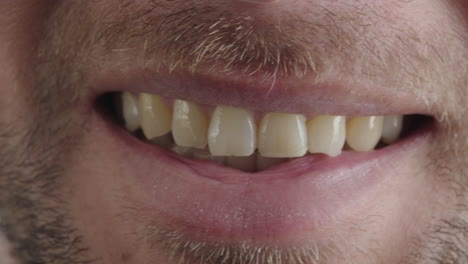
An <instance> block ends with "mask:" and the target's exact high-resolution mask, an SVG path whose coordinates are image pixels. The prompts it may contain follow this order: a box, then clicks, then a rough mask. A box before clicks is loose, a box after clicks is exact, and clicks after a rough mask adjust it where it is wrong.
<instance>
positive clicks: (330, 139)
mask: <svg viewBox="0 0 468 264" xmlns="http://www.w3.org/2000/svg"><path fill="white" fill-rule="evenodd" d="M121 102H122V109H121V111H122V118H123V119H124V121H125V127H126V128H127V130H129V131H131V132H136V131H138V130H140V129H141V131H142V132H143V135H144V136H145V138H146V139H147V140H149V141H150V142H152V143H154V144H158V145H161V146H163V147H165V148H167V149H170V150H172V151H173V152H175V153H177V154H179V155H182V156H185V157H189V158H195V159H209V160H213V161H215V162H218V163H220V164H223V165H227V166H231V167H234V168H238V169H241V170H244V171H256V170H263V169H266V168H268V167H270V166H272V165H275V164H277V163H280V162H283V161H285V160H288V159H290V158H296V157H302V156H304V155H306V154H307V152H309V153H313V154H326V155H328V156H331V157H335V156H338V155H340V154H341V152H342V150H343V148H344V147H345V143H346V144H347V146H346V147H348V148H350V149H351V150H354V151H358V152H366V151H371V150H373V149H374V148H375V147H376V146H377V144H378V143H379V142H380V141H382V142H383V143H385V144H392V143H394V142H395V141H397V140H398V139H399V136H400V134H401V131H402V127H403V116H402V115H392V116H385V117H382V116H367V117H355V118H351V119H347V118H346V117H344V116H316V117H313V118H311V119H309V120H307V118H306V116H305V115H301V114H284V113H266V114H265V115H263V118H262V119H261V121H260V122H257V121H256V119H255V117H254V113H252V112H251V111H249V110H246V109H242V108H236V107H230V106H217V107H216V108H215V110H214V111H213V113H211V115H210V116H209V115H208V114H207V113H206V112H204V111H203V110H202V109H201V107H200V106H199V105H197V104H196V103H193V102H188V101H184V100H175V101H174V102H173V103H172V105H169V104H168V103H167V102H165V101H164V100H163V99H162V98H161V97H160V96H158V95H151V94H147V93H141V94H139V95H138V97H135V96H133V95H132V94H130V93H128V92H124V93H122V94H121Z"/></svg>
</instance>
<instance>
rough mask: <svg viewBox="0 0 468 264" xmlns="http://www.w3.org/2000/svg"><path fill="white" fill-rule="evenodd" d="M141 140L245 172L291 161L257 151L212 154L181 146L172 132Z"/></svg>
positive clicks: (184, 155) (204, 150) (190, 157)
mask: <svg viewBox="0 0 468 264" xmlns="http://www.w3.org/2000/svg"><path fill="white" fill-rule="evenodd" d="M138 137H139V138H140V139H141V140H143V141H146V142H148V143H150V144H153V145H157V146H160V147H162V148H164V149H167V150H170V151H172V152H173V153H176V154H177V155H179V156H182V157H185V158H189V159H195V160H208V161H212V162H215V163H218V164H220V165H224V166H226V167H231V168H234V169H238V170H241V171H245V172H257V171H262V170H266V169H268V168H270V167H273V166H276V165H278V164H281V163H284V162H286V161H289V160H290V159H289V158H266V157H262V156H261V155H260V154H258V153H257V152H256V153H254V154H253V155H252V156H248V157H225V156H212V155H211V154H210V151H209V150H208V148H205V149H197V148H187V147H181V146H178V145H176V144H175V142H174V139H173V137H172V133H169V134H166V135H164V136H161V137H158V138H155V139H152V140H146V139H145V138H144V136H143V135H139V136H138Z"/></svg>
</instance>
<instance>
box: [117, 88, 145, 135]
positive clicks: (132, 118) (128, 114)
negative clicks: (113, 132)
mask: <svg viewBox="0 0 468 264" xmlns="http://www.w3.org/2000/svg"><path fill="white" fill-rule="evenodd" d="M121 97H122V115H123V119H124V121H125V127H126V128H127V130H129V131H131V132H135V131H137V130H138V129H139V128H140V114H139V112H140V111H139V110H138V101H137V99H136V98H135V97H134V96H133V95H132V94H131V93H129V92H123V93H122V95H121Z"/></svg>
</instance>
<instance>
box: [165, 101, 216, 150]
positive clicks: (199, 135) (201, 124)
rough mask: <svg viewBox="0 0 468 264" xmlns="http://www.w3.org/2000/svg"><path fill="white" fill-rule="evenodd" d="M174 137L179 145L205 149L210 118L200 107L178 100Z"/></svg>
mask: <svg viewBox="0 0 468 264" xmlns="http://www.w3.org/2000/svg"><path fill="white" fill-rule="evenodd" d="M172 135H173V136H174V140H175V142H176V144H177V145H179V146H183V147H193V148H200V149H202V148H205V147H206V144H207V143H208V139H207V137H208V118H207V116H206V115H205V113H203V112H202V111H201V110H200V108H199V107H198V105H196V104H194V103H191V102H187V101H183V100H176V101H175V102H174V117H173V119H172Z"/></svg>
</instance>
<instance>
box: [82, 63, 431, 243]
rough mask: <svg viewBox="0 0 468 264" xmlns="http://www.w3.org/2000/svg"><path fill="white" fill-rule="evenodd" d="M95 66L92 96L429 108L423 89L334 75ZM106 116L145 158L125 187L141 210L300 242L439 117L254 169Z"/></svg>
mask: <svg viewBox="0 0 468 264" xmlns="http://www.w3.org/2000/svg"><path fill="white" fill-rule="evenodd" d="M90 76H97V77H96V78H94V79H93V80H92V85H89V87H90V88H91V93H90V97H91V98H92V99H91V98H90V100H89V101H93V100H95V98H96V97H98V96H100V95H102V94H104V93H108V92H114V91H119V92H121V91H129V92H133V93H140V92H148V93H153V94H158V95H162V96H164V97H167V98H174V99H185V100H190V101H194V102H196V103H199V104H206V105H219V104H225V105H232V106H238V107H245V108H247V109H250V110H253V111H260V112H293V113H304V114H308V115H315V114H335V115H345V116H348V117H350V116H370V115H385V114H428V112H427V110H426V109H425V107H424V106H425V105H426V104H424V103H422V102H418V101H417V100H416V99H415V97H414V96H412V95H408V94H401V93H400V94H398V95H393V94H392V93H389V92H388V91H389V90H388V88H387V87H380V88H376V89H374V90H372V91H369V90H368V89H367V88H366V87H362V86H361V87H357V86H356V87H357V88H356V87H351V86H345V85H342V84H340V83H339V82H332V81H329V82H321V83H319V84H314V83H313V82H311V79H310V78H304V79H302V80H297V79H294V78H291V79H289V78H280V79H277V80H276V86H275V88H274V89H270V88H271V83H268V81H265V79H263V78H262V77H261V76H243V75H242V74H237V75H230V76H221V75H214V74H211V73H210V72H205V73H193V74H189V73H181V72H172V73H169V72H161V71H160V72H150V71H141V70H139V71H138V70H134V71H131V72H115V71H114V72H109V71H108V72H106V73H105V74H100V75H99V74H98V75H90ZM390 91H391V90H390ZM265 94H268V96H267V97H265ZM310 102H314V103H312V104H311V103H310ZM99 116H100V117H102V115H99ZM99 120H100V121H99V122H97V126H100V127H101V129H100V131H106V134H107V136H109V137H110V138H112V139H113V141H114V142H115V144H117V146H118V148H119V149H121V151H122V153H125V154H124V157H125V158H124V159H123V160H122V162H125V163H126V164H128V165H126V166H128V167H131V168H137V169H135V170H134V172H132V174H129V175H125V177H130V178H127V179H125V181H127V182H133V181H136V186H134V187H133V188H130V189H128V190H127V193H125V195H126V196H128V197H129V200H131V203H132V204H133V205H134V207H137V208H140V210H138V211H139V214H140V215H139V216H140V217H141V218H142V219H147V221H148V222H151V223H153V224H154V225H155V226H164V227H168V228H170V229H171V230H179V231H182V232H183V233H184V234H187V235H188V236H190V237H192V238H195V239H199V240H203V241H206V240H212V241H228V242H229V241H230V242H233V243H236V242H242V241H250V242H252V243H271V241H276V242H275V243H301V241H302V240H303V234H306V233H308V232H317V231H319V230H324V229H325V228H326V227H327V226H328V225H329V224H330V223H332V222H334V221H346V219H348V218H350V217H351V216H352V215H355V214H357V212H358V211H359V210H358V209H357V208H358V207H359V208H363V207H365V206H366V205H369V204H372V203H374V202H375V201H376V200H378V199H379V198H378V197H379V194H377V193H376V190H377V189H379V188H380V187H379V186H381V185H382V184H384V183H385V182H388V181H389V180H390V178H391V177H392V173H390V172H391V171H392V170H393V169H394V168H395V167H398V166H401V165H402V164H403V165H404V164H406V163H407V162H408V160H411V158H412V157H414V155H416V156H421V155H423V154H422V152H423V151H424V150H425V148H426V147H427V146H428V145H429V141H428V140H427V139H428V137H427V136H428V135H430V134H431V129H430V127H424V128H421V129H420V130H419V131H418V132H417V133H413V134H412V135H410V136H408V137H407V138H404V139H403V140H401V141H400V142H398V143H397V144H394V145H391V146H388V147H386V148H383V149H379V150H377V151H372V152H369V153H356V152H344V153H343V154H342V155H340V156H339V157H335V158H328V157H325V156H319V155H312V156H311V155H309V156H306V157H303V158H299V159H295V160H292V161H289V162H287V163H284V164H281V165H279V166H275V167H273V168H271V169H268V170H266V171H263V172H259V173H255V174H250V173H245V172H241V171H238V170H234V169H231V168H227V167H224V166H220V165H218V164H215V163H213V162H206V161H194V160H189V159H186V158H183V157H179V156H177V155H176V154H173V153H171V152H169V151H167V150H164V149H162V148H159V147H156V146H152V145H149V144H146V143H144V142H142V141H140V140H139V139H137V138H136V137H134V136H132V135H130V133H128V132H127V131H125V130H123V129H122V128H120V127H118V126H117V125H116V124H115V122H113V121H110V120H107V121H106V122H102V118H100V119H99ZM114 147H115V146H114ZM129 153H130V154H129ZM405 162H406V163H405ZM130 197H132V198H130ZM135 197H137V198H135ZM304 239H306V238H304Z"/></svg>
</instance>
